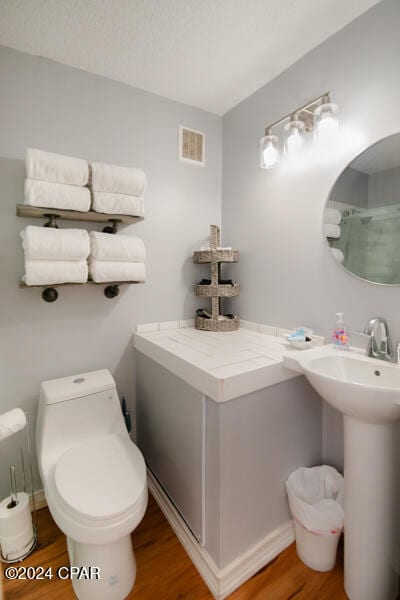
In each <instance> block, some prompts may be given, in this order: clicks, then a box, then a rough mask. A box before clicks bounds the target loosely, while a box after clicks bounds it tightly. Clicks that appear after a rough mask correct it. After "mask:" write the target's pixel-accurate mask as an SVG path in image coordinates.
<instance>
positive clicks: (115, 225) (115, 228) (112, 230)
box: [103, 219, 120, 233]
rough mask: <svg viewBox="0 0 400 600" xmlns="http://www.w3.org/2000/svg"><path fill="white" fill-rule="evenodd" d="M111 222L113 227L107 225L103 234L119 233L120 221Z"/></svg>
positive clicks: (111, 220)
mask: <svg viewBox="0 0 400 600" xmlns="http://www.w3.org/2000/svg"><path fill="white" fill-rule="evenodd" d="M109 221H110V223H112V227H111V225H107V226H106V227H104V228H103V233H117V231H118V223H119V222H120V219H109Z"/></svg>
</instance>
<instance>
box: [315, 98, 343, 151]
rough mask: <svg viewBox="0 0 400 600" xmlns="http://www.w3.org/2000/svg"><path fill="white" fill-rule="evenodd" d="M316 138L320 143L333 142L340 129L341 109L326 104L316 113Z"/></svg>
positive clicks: (331, 104) (335, 105) (317, 109)
mask: <svg viewBox="0 0 400 600" xmlns="http://www.w3.org/2000/svg"><path fill="white" fill-rule="evenodd" d="M314 128H315V129H314V130H315V136H316V137H317V138H318V139H319V140H320V141H323V142H325V141H330V140H332V139H333V138H334V137H335V135H336V133H337V131H338V129H339V107H338V105H337V104H333V103H332V102H325V103H324V104H322V105H321V106H318V108H316V109H315V111H314Z"/></svg>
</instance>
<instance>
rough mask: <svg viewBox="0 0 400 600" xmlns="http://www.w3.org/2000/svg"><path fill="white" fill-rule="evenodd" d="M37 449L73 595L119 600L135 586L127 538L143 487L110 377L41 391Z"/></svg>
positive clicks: (94, 375) (69, 381)
mask: <svg viewBox="0 0 400 600" xmlns="http://www.w3.org/2000/svg"><path fill="white" fill-rule="evenodd" d="M36 444H37V451H38V461H39V469H40V474H41V477H42V481H43V484H44V490H45V495H46V500H47V504H48V507H49V510H50V512H51V514H52V516H53V518H54V520H55V522H56V523H57V525H58V527H59V528H60V529H61V531H62V532H63V533H64V534H65V535H66V536H67V547H68V555H69V560H70V565H71V567H74V569H73V570H72V571H73V573H72V579H71V581H72V586H73V588H74V592H75V594H76V595H77V597H78V598H79V600H93V599H94V598H96V600H123V599H124V598H126V596H127V595H128V594H129V592H130V590H131V589H132V587H133V584H134V581H135V576H136V563H135V557H134V554H133V550H132V543H131V536H130V534H131V532H132V531H133V530H134V529H135V528H136V527H137V525H138V524H139V523H140V521H141V520H142V518H143V515H144V513H145V510H146V506H147V482H146V466H145V463H144V460H143V457H142V455H141V453H140V451H139V449H138V448H137V447H136V446H135V444H134V443H133V442H132V441H131V439H130V437H129V434H128V432H127V430H126V427H125V422H124V419H123V417H122V412H121V408H120V404H119V400H118V395H117V391H116V387H115V382H114V380H113V378H112V376H111V374H110V373H109V372H108V371H106V370H102V371H94V372H90V373H83V374H81V375H75V376H73V377H64V378H62V379H56V380H52V381H47V382H44V383H42V385H41V389H40V397H39V411H38V420H37V429H36ZM63 574H64V576H67V574H68V571H63Z"/></svg>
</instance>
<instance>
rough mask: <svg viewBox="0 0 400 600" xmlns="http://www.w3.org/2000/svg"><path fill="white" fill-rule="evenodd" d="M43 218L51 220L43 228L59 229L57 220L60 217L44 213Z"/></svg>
mask: <svg viewBox="0 0 400 600" xmlns="http://www.w3.org/2000/svg"><path fill="white" fill-rule="evenodd" d="M43 216H44V217H46V219H49V220H48V221H47V223H45V224H44V225H43V227H53V228H54V229H58V225H57V219H59V218H60V215H56V214H54V215H53V214H49V213H43Z"/></svg>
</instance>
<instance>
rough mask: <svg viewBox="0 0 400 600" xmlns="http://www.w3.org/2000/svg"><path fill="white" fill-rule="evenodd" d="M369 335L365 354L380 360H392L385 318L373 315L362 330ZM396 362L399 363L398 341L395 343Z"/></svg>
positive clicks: (399, 347)
mask: <svg viewBox="0 0 400 600" xmlns="http://www.w3.org/2000/svg"><path fill="white" fill-rule="evenodd" d="M363 333H364V335H367V336H368V337H369V342H368V347H367V355H368V356H370V357H371V358H379V359H380V360H388V361H392V360H393V351H392V344H391V342H390V337H389V329H388V326H387V323H386V321H385V319H382V317H375V318H373V319H371V320H370V322H369V323H368V325H367V327H366V328H365V329H364V331H363ZM396 358H397V364H400V342H399V343H398V344H397V356H396Z"/></svg>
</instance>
